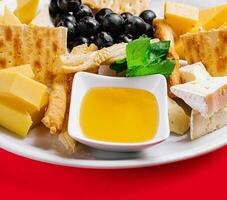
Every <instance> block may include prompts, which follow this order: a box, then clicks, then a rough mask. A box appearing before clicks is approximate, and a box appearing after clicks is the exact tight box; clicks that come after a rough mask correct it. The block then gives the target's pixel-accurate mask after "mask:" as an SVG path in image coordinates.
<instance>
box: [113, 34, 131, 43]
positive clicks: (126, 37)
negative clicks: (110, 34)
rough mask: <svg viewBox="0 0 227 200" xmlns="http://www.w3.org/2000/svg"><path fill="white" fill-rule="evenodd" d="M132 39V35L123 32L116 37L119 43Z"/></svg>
mask: <svg viewBox="0 0 227 200" xmlns="http://www.w3.org/2000/svg"><path fill="white" fill-rule="evenodd" d="M132 40H133V37H132V35H129V34H123V35H120V36H119V37H118V40H117V41H118V42H119V43H121V42H124V43H129V42H131V41H132Z"/></svg>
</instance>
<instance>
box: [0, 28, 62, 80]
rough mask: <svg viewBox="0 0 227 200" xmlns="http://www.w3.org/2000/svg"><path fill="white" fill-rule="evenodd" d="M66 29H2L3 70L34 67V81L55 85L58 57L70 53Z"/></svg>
mask: <svg viewBox="0 0 227 200" xmlns="http://www.w3.org/2000/svg"><path fill="white" fill-rule="evenodd" d="M66 42H67V29H66V28H51V27H38V26H26V25H22V26H17V25H13V26H12V25H0V69H2V68H6V67H14V66H18V65H23V64H31V65H32V68H33V71H34V73H35V77H36V79H37V80H39V81H40V82H43V83H50V82H51V81H52V64H53V61H54V59H55V58H56V56H58V55H60V54H64V53H66V52H67V47H66V46H67V44H66Z"/></svg>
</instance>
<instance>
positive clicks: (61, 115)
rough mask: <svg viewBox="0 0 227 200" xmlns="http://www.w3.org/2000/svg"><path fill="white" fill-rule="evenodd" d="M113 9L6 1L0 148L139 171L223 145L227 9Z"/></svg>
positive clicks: (187, 4)
mask: <svg viewBox="0 0 227 200" xmlns="http://www.w3.org/2000/svg"><path fill="white" fill-rule="evenodd" d="M111 2H112V1H110V2H109V3H108V2H106V3H104V5H102V4H101V3H100V2H99V1H98V0H94V1H93V0H92V1H86V0H85V1H82V2H81V1H80V0H51V1H49V0H45V1H44V0H42V1H38V0H35V1H31V0H12V1H4V0H3V1H2V2H0V148H2V149H5V150H7V151H10V152H13V153H15V154H18V155H21V156H24V157H27V158H31V159H34V160H38V161H43V162H48V163H52V164H58V165H64V166H71V167H85V168H134V167H145V166H154V165H160V164H166V163H171V162H175V161H179V160H184V159H188V158H192V157H196V156H199V155H202V154H205V153H208V152H211V151H213V150H215V149H217V148H220V147H222V146H224V145H226V144H227V136H226V132H227V127H226V126H225V125H226V124H227V112H226V105H227V92H226V91H227V82H226V76H227V73H226V69H227V66H226V64H227V63H226V62H225V60H226V58H227V54H226V52H227V49H226V48H227V43H226V37H227V27H226V13H227V12H226V11H227V4H225V2H224V1H222V0H219V1H216V2H215V3H214V2H213V1H208V2H207V1H206V2H207V3H206V6H204V1H200V2H197V1H189V0H188V1H187V0H185V1H171V2H162V3H161V2H160V1H155V0H151V1H147V0H141V1H135V2H134V1H133V0H124V1H123V0H122V1H118V0H116V1H114V2H112V4H111ZM133 3H137V4H138V5H137V6H135V5H133ZM27 9H29V10H30V12H29V13H28V14H27V13H26V12H25V11H26V10H27ZM25 13H26V14H25ZM210 13H212V14H210ZM214 38H215V39H214ZM193 41H194V42H193ZM138 49H139V51H138Z"/></svg>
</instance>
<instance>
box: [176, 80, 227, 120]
mask: <svg viewBox="0 0 227 200" xmlns="http://www.w3.org/2000/svg"><path fill="white" fill-rule="evenodd" d="M171 91H172V93H173V94H175V95H176V96H177V97H179V98H181V99H183V100H184V101H185V102H186V103H187V104H188V105H189V106H190V107H191V108H192V109H194V110H196V111H198V112H200V113H201V114H202V115H203V116H211V115H212V114H214V113H215V112H216V111H218V110H220V109H222V108H224V107H225V106H227V77H211V78H208V79H205V80H198V81H192V82H188V83H185V84H181V85H176V86H173V87H171Z"/></svg>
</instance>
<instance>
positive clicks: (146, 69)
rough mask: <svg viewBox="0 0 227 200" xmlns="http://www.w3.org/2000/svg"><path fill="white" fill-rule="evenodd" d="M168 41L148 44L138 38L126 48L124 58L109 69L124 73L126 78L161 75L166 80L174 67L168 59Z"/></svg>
mask: <svg viewBox="0 0 227 200" xmlns="http://www.w3.org/2000/svg"><path fill="white" fill-rule="evenodd" d="M169 48H170V41H160V42H155V43H150V39H149V38H147V37H140V38H139V39H137V40H134V41H132V42H130V43H129V44H128V45H127V47H126V58H125V59H122V60H118V61H116V62H114V63H113V64H112V65H111V66H110V68H111V69H112V70H114V71H116V72H117V73H120V72H123V71H126V76H127V77H135V76H144V75H151V74H162V75H164V76H165V77H166V78H168V77H169V76H170V75H171V74H172V72H173V70H174V67H175V60H173V59H168V58H167V55H168V52H169Z"/></svg>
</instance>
